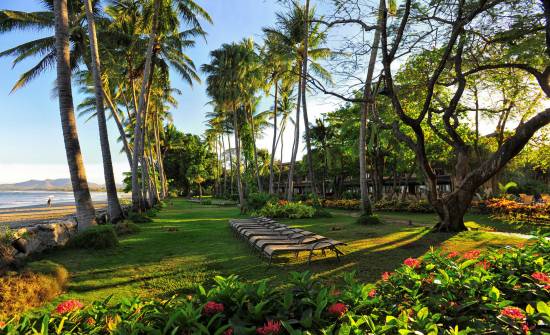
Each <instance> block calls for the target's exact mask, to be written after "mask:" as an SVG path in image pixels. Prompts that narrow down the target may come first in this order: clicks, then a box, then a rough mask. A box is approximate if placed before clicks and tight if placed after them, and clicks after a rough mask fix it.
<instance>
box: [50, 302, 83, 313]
mask: <svg viewBox="0 0 550 335" xmlns="http://www.w3.org/2000/svg"><path fill="white" fill-rule="evenodd" d="M82 307H84V305H83V304H82V303H81V302H80V301H78V300H67V301H64V302H62V303H60V304H59V305H57V307H56V308H55V311H56V312H57V313H59V314H65V313H69V312H72V311H76V310H78V309H81V308H82Z"/></svg>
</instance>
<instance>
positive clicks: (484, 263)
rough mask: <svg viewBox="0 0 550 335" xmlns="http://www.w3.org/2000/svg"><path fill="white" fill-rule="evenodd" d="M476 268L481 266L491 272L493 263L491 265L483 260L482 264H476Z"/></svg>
mask: <svg viewBox="0 0 550 335" xmlns="http://www.w3.org/2000/svg"><path fill="white" fill-rule="evenodd" d="M476 266H479V267H481V268H483V269H484V270H489V268H490V267H491V263H489V262H488V261H486V260H482V261H481V262H478V263H477V264H476Z"/></svg>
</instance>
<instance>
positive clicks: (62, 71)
mask: <svg viewBox="0 0 550 335" xmlns="http://www.w3.org/2000/svg"><path fill="white" fill-rule="evenodd" d="M54 13H55V46H56V52H57V55H56V60H57V90H58V98H59V114H60V116H61V127H62V129H63V140H64V142H65V153H66V155H67V163H68V165H69V173H70V176H71V184H72V187H73V194H74V198H75V204H76V217H77V220H78V229H79V230H83V229H86V228H88V227H90V226H92V225H95V224H96V221H95V209H94V205H93V203H92V197H91V196H90V190H89V188H88V181H87V178H86V169H85V168H84V162H83V160H82V153H81V151H80V142H79V140H78V131H77V126H76V119H75V115H74V104H73V93H72V88H71V67H70V51H69V15H68V10H67V0H55V1H54Z"/></svg>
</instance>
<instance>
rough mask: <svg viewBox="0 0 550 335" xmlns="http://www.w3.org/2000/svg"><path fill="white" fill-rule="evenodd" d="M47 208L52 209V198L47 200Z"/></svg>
mask: <svg viewBox="0 0 550 335" xmlns="http://www.w3.org/2000/svg"><path fill="white" fill-rule="evenodd" d="M48 207H52V197H49V198H48Z"/></svg>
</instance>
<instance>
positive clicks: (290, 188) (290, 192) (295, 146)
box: [286, 65, 302, 201]
mask: <svg viewBox="0 0 550 335" xmlns="http://www.w3.org/2000/svg"><path fill="white" fill-rule="evenodd" d="M298 73H299V74H300V77H299V80H298V103H297V104H296V122H295V123H294V143H293V145H292V156H291V158H290V169H289V171H288V189H287V196H286V198H287V200H288V201H292V196H293V195H294V168H295V166H296V156H297V155H298V146H299V145H300V104H301V99H302V92H301V91H302V75H301V74H302V66H301V65H300V66H299V69H298Z"/></svg>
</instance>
